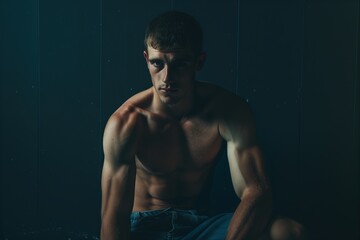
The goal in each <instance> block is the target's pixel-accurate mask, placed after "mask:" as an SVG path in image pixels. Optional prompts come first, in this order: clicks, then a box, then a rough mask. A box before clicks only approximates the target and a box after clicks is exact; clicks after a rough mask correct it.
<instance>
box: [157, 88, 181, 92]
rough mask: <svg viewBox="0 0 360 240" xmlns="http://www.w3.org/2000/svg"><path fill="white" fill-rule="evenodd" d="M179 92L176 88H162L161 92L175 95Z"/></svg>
mask: <svg viewBox="0 0 360 240" xmlns="http://www.w3.org/2000/svg"><path fill="white" fill-rule="evenodd" d="M178 90H179V89H178V88H174V87H161V88H160V91H162V92H164V93H175V92H177V91H178Z"/></svg>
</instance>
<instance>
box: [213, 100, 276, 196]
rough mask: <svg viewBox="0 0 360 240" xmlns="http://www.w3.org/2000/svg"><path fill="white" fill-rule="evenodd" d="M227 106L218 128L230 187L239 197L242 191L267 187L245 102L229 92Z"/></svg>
mask: <svg viewBox="0 0 360 240" xmlns="http://www.w3.org/2000/svg"><path fill="white" fill-rule="evenodd" d="M230 102H232V105H231V106H236V109H231V110H228V111H226V112H224V114H223V119H222V120H221V121H220V123H219V131H220V134H221V135H222V136H223V138H224V139H225V140H226V141H227V155H228V160H229V166H230V173H231V179H232V182H233V186H234V190H235V192H236V194H237V195H238V197H239V198H243V197H244V195H245V194H247V193H249V192H252V193H256V194H258V193H262V192H264V191H266V192H268V191H269V190H270V184H269V182H268V179H267V177H266V173H265V168H264V163H263V158H262V155H261V151H260V148H259V145H258V142H257V139H256V130H255V121H254V119H253V116H252V113H251V110H250V107H249V106H248V104H247V103H246V102H244V101H243V100H240V99H239V98H238V97H236V96H233V99H231V101H230Z"/></svg>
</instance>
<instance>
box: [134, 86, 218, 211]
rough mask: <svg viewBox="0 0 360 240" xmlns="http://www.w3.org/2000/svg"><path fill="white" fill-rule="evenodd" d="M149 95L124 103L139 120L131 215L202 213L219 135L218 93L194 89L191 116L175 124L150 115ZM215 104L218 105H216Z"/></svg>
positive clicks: (164, 117) (209, 88) (155, 114)
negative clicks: (181, 211)
mask: <svg viewBox="0 0 360 240" xmlns="http://www.w3.org/2000/svg"><path fill="white" fill-rule="evenodd" d="M152 94H153V93H152V91H151V89H148V90H146V91H144V92H142V93H140V94H137V95H135V96H134V97H133V98H130V99H129V102H131V104H132V105H133V106H134V107H135V111H136V113H137V114H140V115H141V118H142V121H141V124H140V125H141V126H138V127H139V128H141V134H140V137H139V138H140V139H137V140H136V143H137V151H136V156H135V162H136V183H135V196H134V207H133V211H146V210H157V209H163V208H168V207H174V208H179V209H199V210H204V209H201V208H206V206H207V204H208V200H209V199H208V197H207V196H208V193H209V191H208V190H209V187H210V183H211V178H212V174H211V173H212V171H213V167H214V165H215V163H216V160H217V156H218V155H219V152H220V150H221V148H222V146H223V141H224V140H223V138H222V137H221V135H220V134H219V119H220V118H221V112H222V111H223V109H220V108H221V106H222V104H221V99H220V98H221V95H222V94H224V92H223V90H220V89H218V88H216V87H210V86H208V85H206V84H199V86H198V92H197V98H196V101H195V105H196V106H194V109H193V111H192V113H190V114H189V115H187V116H186V117H184V118H181V119H174V118H172V117H169V116H165V115H162V114H159V113H155V112H153V111H152V105H151V99H152ZM219 103H220V104H219Z"/></svg>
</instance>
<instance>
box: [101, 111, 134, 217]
mask: <svg viewBox="0 0 360 240" xmlns="http://www.w3.org/2000/svg"><path fill="white" fill-rule="evenodd" d="M138 118H139V116H138V114H137V113H136V112H134V111H133V110H132V109H131V108H128V107H126V108H123V107H122V109H120V111H117V112H116V113H115V114H113V116H111V117H110V119H109V121H108V123H107V125H106V128H105V131H104V137H103V149H104V165H103V171H102V179H101V188H102V215H103V216H104V215H105V214H107V213H108V214H110V215H112V214H125V215H128V214H130V213H131V210H132V205H133V194H134V188H135V171H136V170H135V161H134V160H135V151H136V145H137V144H136V141H137V132H138Z"/></svg>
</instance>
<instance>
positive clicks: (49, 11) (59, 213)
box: [0, 0, 360, 239]
mask: <svg viewBox="0 0 360 240" xmlns="http://www.w3.org/2000/svg"><path fill="white" fill-rule="evenodd" d="M169 9H177V10H182V11H186V12H188V13H190V14H192V15H194V16H195V17H196V18H197V19H198V20H199V21H200V23H201V24H202V26H203V28H204V32H205V46H204V48H205V51H206V52H207V55H208V59H207V62H206V64H205V66H204V69H203V70H202V71H201V72H200V73H199V75H198V79H199V80H202V81H208V82H211V83H214V84H216V85H219V86H222V87H224V88H226V89H228V90H230V91H232V92H235V93H237V94H239V95H240V96H242V97H243V98H244V99H246V100H247V101H248V102H249V103H250V105H251V106H252V108H253V111H254V114H255V117H256V120H257V125H258V135H259V139H260V141H261V144H262V148H263V151H264V155H265V160H266V166H267V169H268V173H269V176H270V179H271V181H272V184H273V188H274V194H275V199H274V200H275V202H274V205H275V210H274V212H275V213H276V214H282V215H287V216H290V217H293V218H295V219H297V220H299V221H301V222H302V223H304V224H305V225H306V226H307V227H308V228H309V230H310V231H311V232H312V235H313V236H314V239H358V237H359V233H358V229H357V226H358V223H359V217H358V211H359V209H358V202H359V183H358V170H359V166H358V162H359V112H360V111H359V82H358V78H359V75H358V67H359V66H358V62H357V61H358V60H357V59H358V54H359V52H358V51H359V50H358V49H359V48H358V47H359V43H358V39H359V33H358V32H359V31H358V28H359V1H357V0H353V1H351V0H347V1H341V0H339V1H319V0H318V1H315V0H308V1H305V0H293V1H280V0H277V1H275V0H274V1H260V0H256V1H255V0H253V1H250V0H238V1H236V0H221V1H220V0H217V1H216V0H210V1H209V0H208V1H205V0H201V1H190V0H172V1H169V0H157V1H142V0H141V1H140V0H134V1H130V0H128V1H118V0H116V1H115V0H110V1H101V0H98V1H84V0H82V1H79V0H78V1H69V0H63V1H40V0H34V1H20V2H17V1H10V0H8V1H2V2H1V9H0V11H1V32H0V33H1V36H0V41H1V54H0V57H1V75H0V77H1V116H2V117H1V141H2V143H1V184H2V185H1V226H2V232H1V234H2V236H0V237H1V239H3V238H4V237H7V238H9V239H12V236H14V235H16V234H20V233H25V232H26V233H29V232H41V234H42V233H44V232H47V233H48V234H50V233H49V232H52V231H54V232H72V233H76V234H80V235H81V233H89V234H91V235H98V232H99V224H100V204H101V201H100V174H101V167H102V157H103V155H102V147H101V139H102V133H103V129H104V126H105V124H106V121H107V119H108V117H109V116H110V115H111V113H112V112H113V111H114V110H115V109H116V108H117V107H118V106H119V105H121V104H122V103H123V102H124V101H125V100H126V99H127V98H128V97H130V96H131V95H133V94H134V93H136V92H138V91H141V90H142V89H144V88H147V87H149V86H150V85H151V82H150V79H149V76H148V73H147V69H146V65H145V61H144V59H143V56H142V51H143V32H144V29H145V27H146V24H147V23H148V21H149V20H150V19H151V18H152V17H154V16H155V15H157V14H159V13H161V12H164V11H166V10H169ZM214 183H215V184H214V189H213V205H214V211H215V212H216V211H231V210H232V209H233V208H234V207H235V206H236V204H237V199H236V197H235V194H234V193H233V189H232V186H231V181H230V176H229V170H228V165H227V162H226V156H225V155H224V156H222V160H221V162H220V163H219V165H218V169H217V172H216V174H215V178H214ZM13 239H14V238H13Z"/></svg>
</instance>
